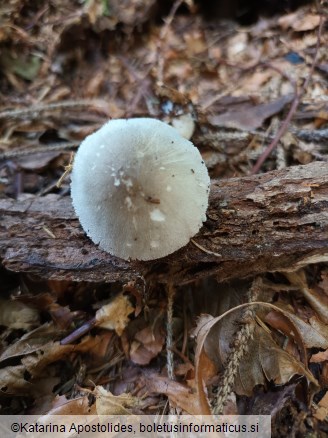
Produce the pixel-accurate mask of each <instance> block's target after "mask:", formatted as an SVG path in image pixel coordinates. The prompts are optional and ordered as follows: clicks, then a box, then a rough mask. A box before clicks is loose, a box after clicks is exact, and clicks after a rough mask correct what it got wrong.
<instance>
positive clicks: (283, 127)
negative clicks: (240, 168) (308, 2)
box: [251, 15, 324, 175]
mask: <svg viewBox="0 0 328 438" xmlns="http://www.w3.org/2000/svg"><path fill="white" fill-rule="evenodd" d="M323 25H324V19H323V16H322V15H321V17H320V23H319V29H318V38H317V44H316V50H315V54H314V58H313V62H312V65H311V69H310V71H309V74H308V76H307V78H306V80H305V82H304V84H303V86H302V87H301V89H300V91H299V92H298V93H296V94H295V97H294V100H293V103H292V105H291V107H290V110H289V112H288V114H287V117H286V119H285V120H284V122H283V124H282V125H281V127H280V129H279V131H278V133H277V135H276V137H275V138H274V140H273V141H272V142H271V143H270V144H269V145H268V147H267V148H266V149H265V151H264V152H263V154H262V155H261V156H260V157H259V158H258V160H257V162H256V164H255V165H254V167H253V169H252V171H251V174H252V175H254V174H255V173H257V172H258V171H259V170H260V168H261V166H262V164H263V163H264V161H265V160H266V159H267V157H268V156H269V155H270V154H271V152H272V151H273V149H274V148H275V147H276V146H277V145H278V143H279V141H280V139H281V137H282V136H283V135H284V134H285V133H286V132H287V130H288V126H289V123H290V121H291V120H292V118H293V116H294V114H295V112H296V110H297V108H298V105H299V104H300V102H301V99H302V97H303V95H304V93H305V91H306V89H307V87H308V85H309V82H310V80H311V78H312V75H313V72H314V69H315V67H316V64H317V61H318V55H319V48H320V43H321V34H322V29H323Z"/></svg>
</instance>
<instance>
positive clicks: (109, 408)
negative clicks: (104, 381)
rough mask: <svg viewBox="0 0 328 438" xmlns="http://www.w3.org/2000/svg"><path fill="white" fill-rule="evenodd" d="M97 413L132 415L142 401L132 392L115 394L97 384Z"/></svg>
mask: <svg viewBox="0 0 328 438" xmlns="http://www.w3.org/2000/svg"><path fill="white" fill-rule="evenodd" d="M94 393H95V395H96V412H95V413H96V414H97V415H131V413H132V409H133V408H136V407H137V406H138V405H139V403H140V401H139V399H138V398H136V397H133V396H132V395H131V394H126V393H124V394H120V395H114V394H112V393H111V392H110V391H107V390H106V389H105V388H103V387H102V386H96V388H95V391H94Z"/></svg>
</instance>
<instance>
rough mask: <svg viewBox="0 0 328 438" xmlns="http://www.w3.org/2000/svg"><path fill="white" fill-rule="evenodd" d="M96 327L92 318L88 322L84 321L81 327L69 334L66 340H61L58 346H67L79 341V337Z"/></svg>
mask: <svg viewBox="0 0 328 438" xmlns="http://www.w3.org/2000/svg"><path fill="white" fill-rule="evenodd" d="M95 325H96V318H92V319H90V320H89V321H86V322H85V323H84V324H83V325H81V327H79V328H77V329H76V330H74V331H73V332H72V333H70V334H69V335H68V336H66V338H64V339H62V340H61V341H60V345H67V344H71V343H72V342H74V341H76V340H77V339H79V338H80V337H81V336H83V335H84V334H85V333H87V332H88V331H89V330H91V329H92V328H93V327H94V326H95Z"/></svg>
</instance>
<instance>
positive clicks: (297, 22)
mask: <svg viewBox="0 0 328 438" xmlns="http://www.w3.org/2000/svg"><path fill="white" fill-rule="evenodd" d="M319 23H320V15H317V14H309V13H307V14H304V12H303V11H302V10H300V11H297V12H293V13H291V14H287V15H284V16H283V17H280V18H279V20H278V24H279V25H280V26H281V27H282V29H288V28H289V27H291V28H292V29H293V30H295V31H296V32H304V31H307V30H313V29H316V28H317V27H318V26H319Z"/></svg>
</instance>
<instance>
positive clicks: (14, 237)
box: [0, 162, 328, 283]
mask: <svg viewBox="0 0 328 438" xmlns="http://www.w3.org/2000/svg"><path fill="white" fill-rule="evenodd" d="M0 214H1V228H0V230H1V231H0V245H1V253H0V256H1V259H2V262H3V264H4V266H5V267H6V268H7V269H9V270H12V271H16V272H29V273H34V274H38V275H40V276H42V277H45V278H52V279H62V280H64V279H65V280H76V281H82V280H83V281H94V282H102V281H105V282H114V281H123V282H124V281H127V280H131V279H135V278H137V277H138V276H145V275H150V274H152V275H157V278H158V280H159V281H167V276H168V272H170V275H174V276H175V279H176V281H177V282H179V283H186V282H189V281H192V280H194V279H197V278H202V277H205V276H208V275H216V276H217V277H218V278H219V279H220V280H222V281H223V280H228V279H231V278H234V277H238V278H241V277H246V276H250V275H254V274H258V273H261V272H267V271H270V272H273V271H278V270H281V271H283V270H285V271H286V270H295V269H297V268H298V267H301V266H304V265H306V264H308V263H316V262H323V261H328V164H327V163H322V162H315V163H311V164H308V165H306V166H295V167H290V168H287V169H285V170H281V171H273V172H268V173H265V174H262V175H255V176H250V177H243V178H232V179H228V180H220V181H218V180H214V181H212V185H211V195H210V207H209V209H208V214H207V216H208V219H207V221H206V223H205V224H204V226H203V228H202V230H201V231H200V232H199V234H198V235H197V236H195V238H194V240H195V241H196V242H197V243H198V244H199V245H201V246H203V247H204V248H206V249H207V250H208V251H207V252H203V251H202V250H200V249H199V248H198V247H196V246H195V245H193V244H192V243H191V242H190V243H189V244H188V245H187V246H186V247H184V248H182V249H181V250H179V251H177V252H176V253H174V254H172V255H170V256H168V257H165V258H163V259H160V260H156V261H152V262H131V263H129V262H126V261H123V260H120V259H118V258H116V257H112V256H111V255H109V254H107V253H105V252H104V251H101V250H100V249H98V248H97V246H96V245H94V244H93V243H92V242H91V241H90V240H89V239H88V238H87V237H86V236H85V234H84V233H83V230H82V228H81V226H80V224H79V222H78V220H77V219H76V217H75V214H74V212H73V209H72V206H71V200H70V198H69V197H64V198H62V197H59V196H57V195H48V196H45V197H39V198H38V197H27V198H25V199H21V200H18V201H15V200H12V199H1V200H0ZM211 252H212V253H219V254H221V257H217V256H215V255H213V254H211ZM172 273H174V274H172Z"/></svg>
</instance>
